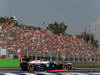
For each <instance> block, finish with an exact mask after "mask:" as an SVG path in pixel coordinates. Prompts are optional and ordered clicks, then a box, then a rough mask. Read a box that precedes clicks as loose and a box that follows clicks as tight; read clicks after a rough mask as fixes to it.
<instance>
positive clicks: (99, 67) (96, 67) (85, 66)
mask: <svg viewBox="0 0 100 75" xmlns="http://www.w3.org/2000/svg"><path fill="white" fill-rule="evenodd" d="M73 66H75V67H76V70H100V64H96V63H94V64H93V63H86V64H73Z"/></svg>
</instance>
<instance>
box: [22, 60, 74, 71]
mask: <svg viewBox="0 0 100 75" xmlns="http://www.w3.org/2000/svg"><path fill="white" fill-rule="evenodd" d="M21 69H22V70H24V71H29V72H34V71H52V72H69V71H71V69H72V66H71V63H70V64H58V63H56V62H49V61H44V60H34V61H30V62H28V61H22V62H21Z"/></svg>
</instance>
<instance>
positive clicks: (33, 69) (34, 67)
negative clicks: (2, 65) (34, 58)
mask: <svg viewBox="0 0 100 75" xmlns="http://www.w3.org/2000/svg"><path fill="white" fill-rule="evenodd" d="M35 70H36V66H35V64H29V65H28V71H29V72H33V71H35Z"/></svg>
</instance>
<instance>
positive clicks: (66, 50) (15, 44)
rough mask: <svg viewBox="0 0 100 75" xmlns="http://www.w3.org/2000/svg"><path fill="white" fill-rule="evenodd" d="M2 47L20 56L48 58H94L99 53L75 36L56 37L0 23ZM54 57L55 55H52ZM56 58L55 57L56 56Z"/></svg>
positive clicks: (0, 44) (51, 34) (42, 31)
mask: <svg viewBox="0 0 100 75" xmlns="http://www.w3.org/2000/svg"><path fill="white" fill-rule="evenodd" d="M0 47H2V48H4V49H7V50H8V51H15V53H16V54H18V55H26V54H27V53H28V54H29V56H34V55H35V54H36V53H38V54H37V55H39V56H42V55H43V53H44V52H45V54H46V56H51V55H52V53H57V52H58V53H60V55H61V56H67V55H76V56H88V55H89V54H90V55H91V56H93V55H94V54H95V52H96V51H97V49H96V48H94V47H93V46H92V45H91V44H89V43H87V42H85V41H84V40H83V39H79V38H77V37H74V36H68V35H67V34H65V35H59V36H58V35H55V34H53V33H50V32H46V31H45V30H42V29H31V30H30V29H27V27H25V26H21V25H16V24H15V23H8V22H7V23H0ZM52 56H53V55H52ZM54 56H55V55H54Z"/></svg>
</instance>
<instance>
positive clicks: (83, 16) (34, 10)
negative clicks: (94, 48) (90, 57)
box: [0, 0, 100, 40]
mask: <svg viewBox="0 0 100 75" xmlns="http://www.w3.org/2000/svg"><path fill="white" fill-rule="evenodd" d="M0 16H16V17H17V18H18V19H19V21H20V23H23V24H27V25H33V24H34V25H36V26H41V27H43V22H45V23H46V25H47V24H49V23H53V22H55V21H57V22H64V23H65V24H68V31H67V32H68V33H71V34H73V35H75V34H79V33H80V32H82V31H84V29H85V28H86V27H88V25H91V27H92V29H94V33H95V35H96V38H97V39H99V40H100V30H99V28H100V0H0ZM46 25H45V26H46Z"/></svg>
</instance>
